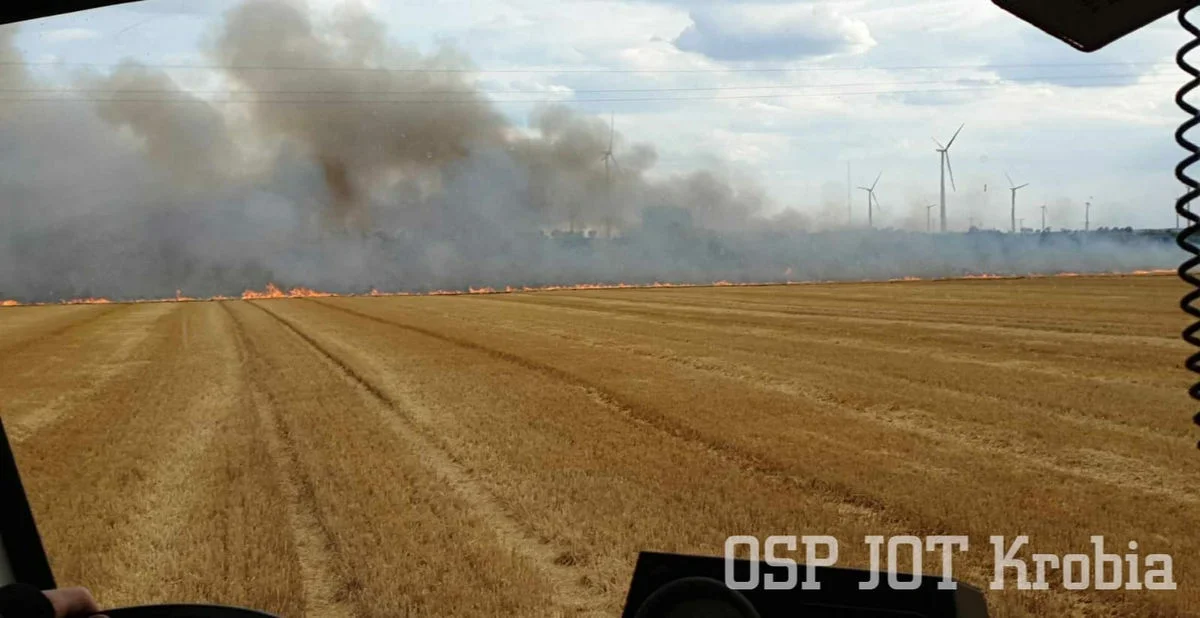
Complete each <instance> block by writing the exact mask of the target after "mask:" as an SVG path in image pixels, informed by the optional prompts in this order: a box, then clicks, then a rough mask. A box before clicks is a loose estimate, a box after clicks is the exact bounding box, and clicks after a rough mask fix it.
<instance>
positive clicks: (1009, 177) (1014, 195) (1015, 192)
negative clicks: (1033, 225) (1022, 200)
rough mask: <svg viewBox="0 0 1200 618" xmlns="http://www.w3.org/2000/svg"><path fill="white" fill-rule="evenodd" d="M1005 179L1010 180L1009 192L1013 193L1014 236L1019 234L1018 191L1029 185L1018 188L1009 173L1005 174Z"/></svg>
mask: <svg viewBox="0 0 1200 618" xmlns="http://www.w3.org/2000/svg"><path fill="white" fill-rule="evenodd" d="M1004 177H1005V178H1007V179H1008V190H1009V191H1012V213H1011V216H1012V231H1013V233H1014V234H1016V233H1017V191H1020V190H1021V189H1024V188H1025V187H1028V186H1029V183H1025V184H1023V185H1021V186H1019V187H1018V186H1016V185H1015V184H1014V183H1013V179H1012V176H1009V175H1008V172H1005V173H1004Z"/></svg>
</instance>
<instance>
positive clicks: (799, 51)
mask: <svg viewBox="0 0 1200 618" xmlns="http://www.w3.org/2000/svg"><path fill="white" fill-rule="evenodd" d="M690 15H691V18H692V24H691V25H690V26H688V27H687V28H685V29H684V31H683V32H682V33H680V35H679V37H678V38H676V39H675V45H676V46H677V47H678V48H679V49H681V50H684V51H690V52H696V53H699V54H703V55H705V56H708V57H710V58H713V59H716V60H727V61H744V60H795V59H803V58H814V57H828V56H836V55H846V54H860V53H863V52H865V51H867V50H869V49H871V48H872V47H874V46H875V39H873V38H872V37H871V30H870V28H868V27H867V24H866V22H863V21H861V20H858V19H852V18H850V17H847V16H845V15H842V14H841V13H839V12H838V11H837V10H836V9H834V8H832V7H830V6H828V5H824V4H820V5H815V6H814V5H800V6H786V5H785V6H775V5H761V6H716V7H705V8H699V9H695V10H693V11H691V13H690Z"/></svg>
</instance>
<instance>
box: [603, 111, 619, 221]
mask: <svg viewBox="0 0 1200 618" xmlns="http://www.w3.org/2000/svg"><path fill="white" fill-rule="evenodd" d="M616 133H617V121H616V116H615V115H614V114H613V113H612V112H609V115H608V149H607V150H605V151H604V154H603V155H601V159H603V160H604V191H605V193H606V194H607V198H608V210H607V211H605V216H604V235H605V236H607V237H608V238H612V209H613V203H612V169H611V168H610V167H609V162H610V161H611V162H612V167H615V168H617V171H620V170H621V165H620V164H619V163H617V157H616V156H614V155H613V138H614V137H615V136H616Z"/></svg>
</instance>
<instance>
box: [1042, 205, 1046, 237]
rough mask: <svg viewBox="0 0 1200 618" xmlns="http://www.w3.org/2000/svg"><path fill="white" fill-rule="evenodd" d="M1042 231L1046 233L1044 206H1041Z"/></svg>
mask: <svg viewBox="0 0 1200 618" xmlns="http://www.w3.org/2000/svg"><path fill="white" fill-rule="evenodd" d="M1042 231H1043V232H1045V231H1046V205H1045V204H1042Z"/></svg>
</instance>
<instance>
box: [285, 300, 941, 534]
mask: <svg viewBox="0 0 1200 618" xmlns="http://www.w3.org/2000/svg"><path fill="white" fill-rule="evenodd" d="M304 300H305V301H306V302H312V303H315V304H318V305H321V306H324V307H327V308H329V309H333V310H336V311H340V312H343V313H346V314H349V315H353V316H356V317H358V318H360V319H365V320H369V321H372V322H376V323H379V324H384V325H387V326H390V327H393V328H399V329H402V330H407V331H411V332H414V333H417V334H420V335H424V336H426V337H431V338H434V339H437V340H439V341H443V342H445V343H449V344H451V345H455V346H459V347H462V348H466V349H469V350H473V351H476V352H479V353H483V354H486V355H488V356H491V357H493V358H496V359H500V360H503V361H506V362H509V363H513V364H516V365H518V366H520V367H523V368H525V369H528V370H531V371H534V372H537V373H540V374H542V375H544V376H546V377H548V378H550V379H553V380H555V381H558V382H563V383H565V384H567V385H569V386H572V387H574V388H577V389H580V390H581V391H583V392H584V393H585V394H586V395H587V396H588V397H590V398H591V399H592V400H593V401H595V402H596V403H597V404H598V405H600V406H601V407H602V408H604V409H606V410H608V411H609V412H610V413H611V414H614V415H616V416H618V417H620V418H623V419H625V420H626V421H627V422H630V423H633V424H635V425H637V426H639V427H642V428H645V429H649V430H652V431H655V432H656V433H659V434H660V435H663V436H665V437H667V438H668V439H672V440H678V441H683V442H686V443H689V444H691V445H692V446H696V447H699V448H701V449H702V450H704V451H706V452H708V453H709V454H710V455H712V456H713V457H715V458H717V459H720V460H721V461H723V462H725V463H728V464H731V465H734V466H737V467H738V468H741V469H743V470H746V471H748V472H751V473H753V474H755V475H757V476H761V477H765V478H766V479H768V480H773V481H776V482H781V483H784V484H786V485H788V486H791V487H793V488H795V489H797V490H800V491H803V492H806V493H808V494H810V495H811V494H816V495H818V496H821V497H823V498H824V499H825V500H827V501H828V502H830V503H831V505H833V508H834V509H836V510H840V511H842V512H844V513H847V514H853V515H857V516H861V517H865V518H869V519H873V520H877V521H881V522H883V523H887V524H889V525H892V526H895V527H897V528H898V529H903V530H914V531H915V532H912V534H925V535H930V536H931V535H938V534H949V532H946V530H951V529H952V527H951V526H950V525H949V524H947V523H946V522H942V521H937V522H928V520H927V519H923V518H920V517H918V516H916V515H915V514H913V513H909V512H902V511H901V510H900V509H899V508H898V507H896V506H895V505H892V504H886V503H884V502H882V501H881V500H878V499H876V498H874V497H872V496H868V495H864V494H861V493H859V492H856V491H854V490H853V489H852V488H850V487H846V486H844V485H843V484H841V483H836V482H831V481H827V480H824V479H821V478H818V477H804V478H801V477H797V476H795V475H794V474H792V473H791V472H789V471H788V470H787V469H786V468H784V467H783V466H781V465H779V464H778V463H776V462H773V461H770V460H768V459H764V458H761V457H758V456H756V455H755V454H752V453H748V452H745V451H743V450H741V449H739V448H738V447H736V446H734V445H731V444H728V443H724V442H719V441H716V440H713V439H711V438H709V437H708V436H705V435H704V434H702V433H701V432H699V431H697V430H695V429H692V428H691V427H688V426H686V425H684V424H681V423H679V422H677V421H675V420H674V419H671V418H670V417H668V416H666V415H663V414H659V413H657V412H653V411H650V410H645V409H639V408H635V407H633V406H630V405H628V404H626V403H624V402H623V401H621V398H620V397H619V396H618V395H616V394H615V393H613V392H611V391H609V390H607V389H605V388H604V387H601V386H598V385H595V384H592V383H590V382H588V381H587V380H585V379H583V378H580V377H578V376H576V375H574V374H572V373H570V372H567V371H564V370H562V369H559V368H557V367H554V366H552V365H547V364H545V363H541V362H538V361H535V360H532V359H529V358H526V357H523V356H520V355H517V354H513V353H511V352H507V351H504V350H499V349H496V348H492V347H488V346H485V345H482V344H479V343H476V342H474V341H469V340H466V339H461V338H458V337H454V336H451V335H446V334H443V333H440V332H437V331H433V330H430V329H426V328H422V327H420V326H414V325H411V324H402V323H399V322H393V321H391V320H387V319H384V318H381V317H378V316H374V315H370V314H366V313H361V312H358V311H355V310H353V309H349V308H345V307H341V306H338V305H333V304H330V303H327V302H323V301H320V300H314V299H304Z"/></svg>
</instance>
